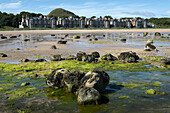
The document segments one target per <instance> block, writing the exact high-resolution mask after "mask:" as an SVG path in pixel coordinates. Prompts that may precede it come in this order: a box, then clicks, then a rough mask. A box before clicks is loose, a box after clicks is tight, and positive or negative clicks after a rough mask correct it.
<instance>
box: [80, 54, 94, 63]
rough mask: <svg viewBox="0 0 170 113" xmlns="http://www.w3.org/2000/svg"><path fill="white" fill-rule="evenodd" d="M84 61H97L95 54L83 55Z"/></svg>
mask: <svg viewBox="0 0 170 113" xmlns="http://www.w3.org/2000/svg"><path fill="white" fill-rule="evenodd" d="M82 61H85V62H94V61H95V57H94V56H93V55H83V56H82Z"/></svg>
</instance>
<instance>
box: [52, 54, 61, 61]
mask: <svg viewBox="0 0 170 113" xmlns="http://www.w3.org/2000/svg"><path fill="white" fill-rule="evenodd" d="M50 59H51V61H61V59H62V58H61V55H53V56H52V57H51V58H50Z"/></svg>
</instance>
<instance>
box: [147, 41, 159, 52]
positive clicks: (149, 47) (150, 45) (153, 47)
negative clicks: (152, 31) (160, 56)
mask: <svg viewBox="0 0 170 113" xmlns="http://www.w3.org/2000/svg"><path fill="white" fill-rule="evenodd" d="M144 50H145V51H153V50H155V51H158V50H157V49H156V47H155V46H154V45H153V40H152V41H151V40H148V41H147V43H146V45H145V48H144Z"/></svg>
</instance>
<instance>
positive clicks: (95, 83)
mask: <svg viewBox="0 0 170 113" xmlns="http://www.w3.org/2000/svg"><path fill="white" fill-rule="evenodd" d="M109 79H110V78H109V75H108V74H107V73H106V72H104V71H90V72H88V73H87V74H86V75H85V76H84V77H83V78H82V80H81V82H82V84H84V86H85V87H91V88H94V89H96V90H97V91H99V92H103V91H104V90H105V88H106V86H107V85H108V83H109Z"/></svg>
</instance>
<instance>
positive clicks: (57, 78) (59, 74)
mask: <svg viewBox="0 0 170 113" xmlns="http://www.w3.org/2000/svg"><path fill="white" fill-rule="evenodd" d="M69 75H70V72H69V71H68V70H66V69H61V68H59V69H56V70H54V71H53V72H52V73H50V75H49V76H48V77H47V80H46V84H47V85H48V86H50V87H55V88H62V87H64V81H63V78H64V76H69Z"/></svg>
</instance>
